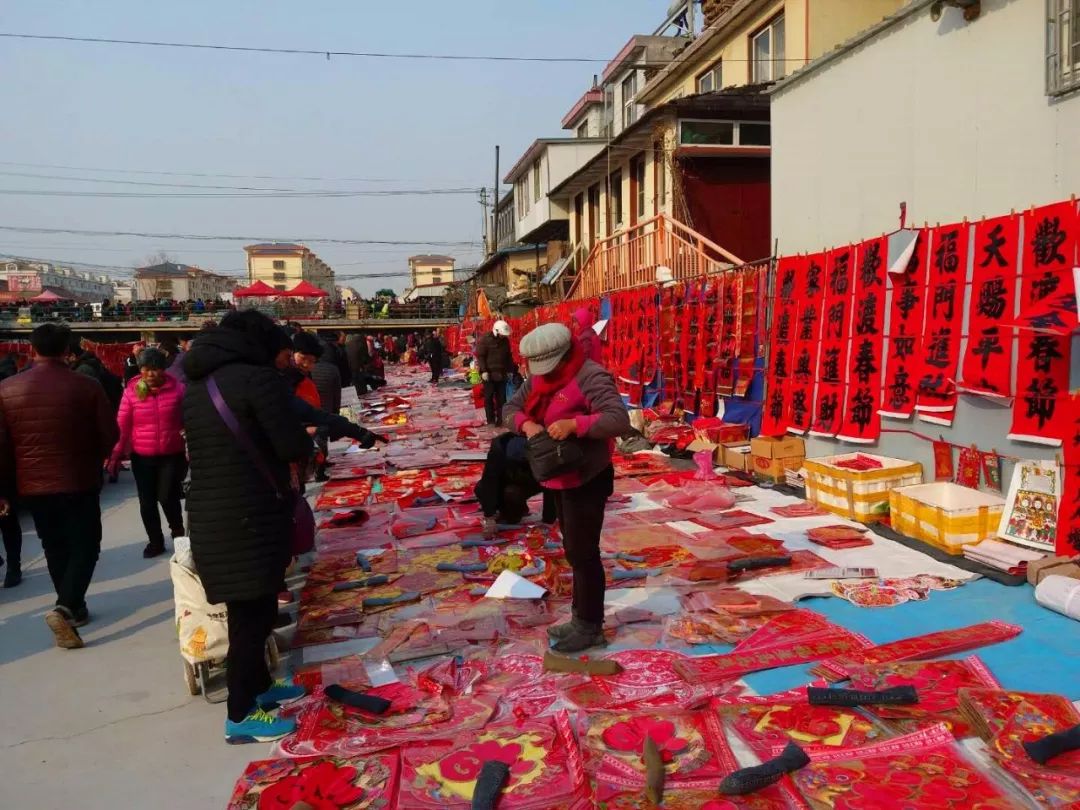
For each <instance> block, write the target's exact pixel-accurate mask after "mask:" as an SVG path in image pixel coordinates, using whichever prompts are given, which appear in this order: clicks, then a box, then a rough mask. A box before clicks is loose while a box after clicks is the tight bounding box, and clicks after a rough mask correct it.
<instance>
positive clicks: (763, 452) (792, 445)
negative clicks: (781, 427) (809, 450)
mask: <svg viewBox="0 0 1080 810" xmlns="http://www.w3.org/2000/svg"><path fill="white" fill-rule="evenodd" d="M750 452H751V454H753V455H754V456H757V457H760V458H764V459H785V458H798V459H799V466H802V459H804V458H805V457H806V442H804V441H803V440H802V439H801V438H799V437H798V436H782V437H780V438H775V437H773V436H758V437H757V438H755V439H751V440H750Z"/></svg>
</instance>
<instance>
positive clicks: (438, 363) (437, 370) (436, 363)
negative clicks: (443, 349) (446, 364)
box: [428, 357, 443, 383]
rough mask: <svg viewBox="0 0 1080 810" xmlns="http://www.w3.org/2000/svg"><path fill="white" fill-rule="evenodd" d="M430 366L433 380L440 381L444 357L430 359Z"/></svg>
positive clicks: (433, 381)
mask: <svg viewBox="0 0 1080 810" xmlns="http://www.w3.org/2000/svg"><path fill="white" fill-rule="evenodd" d="M428 366H429V367H430V368H431V382H432V383H438V382H439V378H440V377H441V376H442V373H443V363H442V358H441V357H440V358H439V359H437V360H429V361H428Z"/></svg>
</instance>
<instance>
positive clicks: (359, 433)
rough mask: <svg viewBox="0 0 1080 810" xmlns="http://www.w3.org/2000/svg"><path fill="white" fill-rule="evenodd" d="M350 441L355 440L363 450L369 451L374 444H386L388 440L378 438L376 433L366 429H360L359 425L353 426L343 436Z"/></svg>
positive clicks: (382, 437) (381, 437) (383, 437)
mask: <svg viewBox="0 0 1080 810" xmlns="http://www.w3.org/2000/svg"><path fill="white" fill-rule="evenodd" d="M345 435H346V436H348V437H349V438H350V439H355V440H356V442H357V443H359V445H360V446H361V447H363V448H364V449H365V450H370V449H371V448H372V447H374V446H375V442H383V443H384V444H386V443H388V442H389V441H390V440H389V439H387V438H386V437H385V436H380V435H378V434H377V433H372V432H371V431H370V430H368V429H367V428H362V427H360V426H359V425H353V426H352V429H351V430H350V431H349V432H348V433H346V434H345Z"/></svg>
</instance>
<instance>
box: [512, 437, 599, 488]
mask: <svg viewBox="0 0 1080 810" xmlns="http://www.w3.org/2000/svg"><path fill="white" fill-rule="evenodd" d="M525 458H526V459H528V461H529V469H530V470H531V471H532V474H533V478H535V479H536V480H537V481H541V482H543V481H550V480H551V479H552V478H557V477H558V476H560V475H565V474H566V473H568V472H573V471H574V470H576V469H578V468H579V467H580V466H581V465H582V463H583V462H584V461H585V453H584V452H583V451H582V449H581V445H580V444H578V443H577V442H576V441H574V440H572V439H565V440H563V441H556V440H555V439H553V438H551V436H550V434H548V433H547V432H546V431H545V432H541V433H537V434H536V435H535V436H533V437H532V438H530V439H529V440H528V441H527V442H526V443H525Z"/></svg>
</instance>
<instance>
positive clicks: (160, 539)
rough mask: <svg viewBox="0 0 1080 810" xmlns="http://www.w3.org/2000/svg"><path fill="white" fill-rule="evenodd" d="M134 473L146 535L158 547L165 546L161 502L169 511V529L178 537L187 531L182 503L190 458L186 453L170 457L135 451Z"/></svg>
mask: <svg viewBox="0 0 1080 810" xmlns="http://www.w3.org/2000/svg"><path fill="white" fill-rule="evenodd" d="M131 474H132V475H134V476H135V489H136V490H137V491H138V493H139V514H140V515H141V516H142V523H143V528H144V529H146V537H147V539H149V541H150V544H151V545H154V546H164V545H165V535H163V534H162V532H161V515H160V514H159V513H158V504H161V508H162V510H163V511H164V512H165V519H166V520H167V521H168V522H169V531H170V532H171V533H172V535H173V536H174V537H179V536H180V535H182V534H183V533H184V507H183V506H182V505H181V504H180V497H181V495H182V493H183V487H184V477H185V476H186V475H187V460H186V459H185V458H184V454H183V453H176V454H174V455H169V456H140V455H139V454H138V453H132V454H131Z"/></svg>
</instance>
